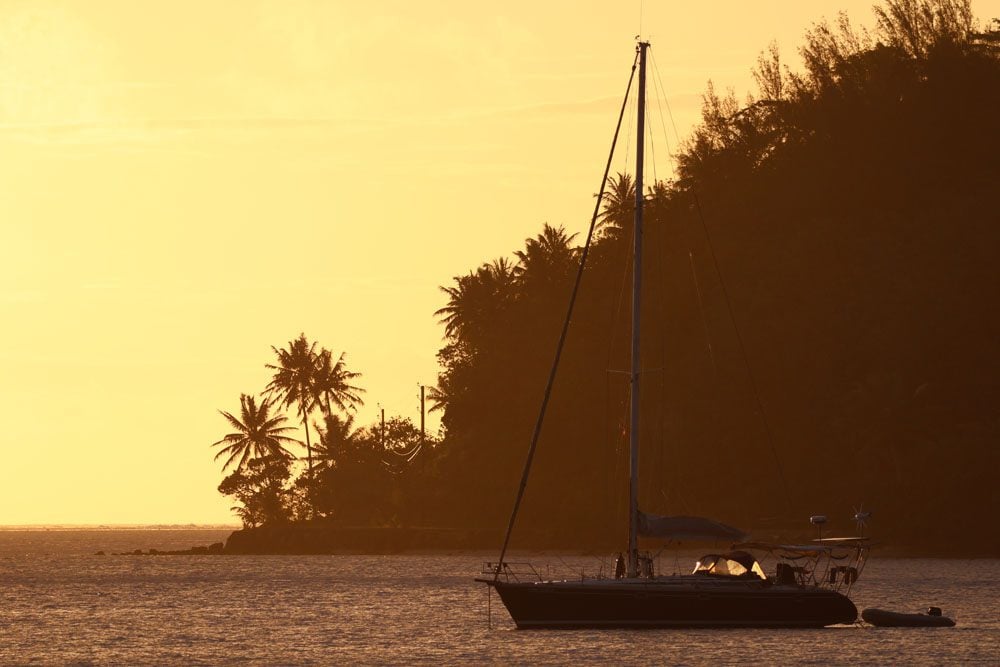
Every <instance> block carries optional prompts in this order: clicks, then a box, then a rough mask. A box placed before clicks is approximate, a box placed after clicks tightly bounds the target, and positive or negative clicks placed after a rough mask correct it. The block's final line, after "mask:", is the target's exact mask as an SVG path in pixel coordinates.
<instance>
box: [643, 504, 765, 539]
mask: <svg viewBox="0 0 1000 667" xmlns="http://www.w3.org/2000/svg"><path fill="white" fill-rule="evenodd" d="M639 534H640V535H642V536H643V537H659V538H661V539H666V540H704V541H708V542H717V541H724V540H730V541H733V542H739V541H742V540H745V539H746V538H747V534H746V533H744V532H743V531H742V530H740V529H739V528H733V527H732V526H727V525H726V524H724V523H719V522H718V521H712V520H711V519H704V518H702V517H700V516H658V515H656V514H646V513H645V512H641V511H640V512H639Z"/></svg>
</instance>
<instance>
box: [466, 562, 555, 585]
mask: <svg viewBox="0 0 1000 667" xmlns="http://www.w3.org/2000/svg"><path fill="white" fill-rule="evenodd" d="M498 569H499V570H500V574H499V577H500V578H501V579H503V580H504V581H516V582H520V581H542V575H541V573H540V572H539V571H538V570H537V569H535V566H534V565H532V564H531V563H528V562H513V563H512V562H509V561H504V563H503V568H500V566H499V563H494V562H492V561H487V562H485V563H483V569H482V572H481V574H488V575H493V576H496V575H497V570H498Z"/></svg>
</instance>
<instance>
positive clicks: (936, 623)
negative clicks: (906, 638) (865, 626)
mask: <svg viewBox="0 0 1000 667" xmlns="http://www.w3.org/2000/svg"><path fill="white" fill-rule="evenodd" d="M861 618H863V619H864V620H865V622H866V623H871V624H872V625H874V626H876V627H879V628H950V627H953V626H954V625H955V621H953V620H951V619H950V618H948V617H947V616H942V615H941V610H940V609H939V608H938V607H930V608H928V609H927V613H926V614H903V613H900V612H898V611H886V610H884V609H865V610H864V611H863V612H861Z"/></svg>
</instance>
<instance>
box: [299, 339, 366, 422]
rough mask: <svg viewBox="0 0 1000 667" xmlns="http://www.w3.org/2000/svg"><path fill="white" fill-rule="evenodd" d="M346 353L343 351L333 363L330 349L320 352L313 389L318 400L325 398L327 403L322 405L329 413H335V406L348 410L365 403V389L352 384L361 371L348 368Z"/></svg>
mask: <svg viewBox="0 0 1000 667" xmlns="http://www.w3.org/2000/svg"><path fill="white" fill-rule="evenodd" d="M345 354H346V353H343V352H342V353H341V354H340V356H339V357H338V358H337V362H336V363H333V354H332V353H331V352H330V350H322V351H321V352H320V353H319V359H318V360H317V364H316V375H315V377H314V379H313V386H312V390H313V396H314V398H315V399H316V400H317V401H318V400H319V399H321V398H322V399H325V401H326V404H325V405H323V406H322V407H324V408H325V409H326V414H327V415H332V414H333V407H334V406H337V408H338V409H340V410H342V411H344V412H346V411H348V410H354V409H355V408H356V407H357V406H359V405H364V404H365V402H364V401H363V400H362V399H361V396H360V395H361V394H363V393H364V392H365V390H364V389H362V388H361V387H357V386H355V385H352V384H351V381H352V380H354V379H356V378H359V377H361V373H355V372H354V371H349V370H347V364H346V362H345V359H344V357H345Z"/></svg>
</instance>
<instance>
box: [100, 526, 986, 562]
mask: <svg viewBox="0 0 1000 667" xmlns="http://www.w3.org/2000/svg"><path fill="white" fill-rule="evenodd" d="M109 530H114V529H109ZM135 530H142V529H141V528H137V529H135ZM153 530H155V529H153ZM167 530H191V529H188V528H178V529H167ZM206 530H209V529H206ZM214 530H217V531H218V530H226V529H225V528H215V529H214ZM502 538H503V536H502V534H498V533H497V531H492V530H490V531H487V530H461V529H450V528H436V527H368V526H340V525H331V524H329V523H326V522H304V523H291V524H282V525H276V526H262V527H257V528H242V529H237V530H234V531H233V532H232V533H230V535H229V536H228V537H227V538H226V540H225V542H216V543H213V544H211V545H205V546H201V545H198V546H192V547H191V548H189V549H184V550H158V549H149V550H147V551H142V550H139V549H136V550H133V551H124V552H117V553H111V554H110V555H116V556H139V555H142V556H182V555H183V556H202V555H218V556H310V555H316V556H319V555H344V556H346V555H373V556H374V555H382V556H386V555H445V554H455V553H465V554H468V553H475V554H481V555H482V556H483V558H484V560H491V559H495V558H496V556H497V555H498V553H499V548H500V545H501V544H502ZM572 541H574V540H571V539H569V538H567V537H565V536H553V535H542V534H538V533H535V534H530V533H529V534H526V535H524V536H522V538H521V539H520V540H518V541H517V542H518V543H517V546H516V548H515V550H514V553H548V554H565V555H591V556H592V555H595V554H596V555H601V554H604V555H612V554H614V553H617V552H618V551H620V550H621V549H620V546H619V547H618V548H616V545H615V544H613V543H612V542H611V541H605V540H599V539H590V540H582V541H581V540H575V541H576V542H577V544H576V545H574V546H573V547H571V548H567V546H566V545H567V544H569V543H571V542H572ZM764 541H770V542H778V543H803V542H808V541H809V540H803V539H801V538H800V539H797V540H796V539H792V538H790V537H789V536H780V535H773V536H769V538H768V539H767V540H764ZM645 548H647V549H649V550H651V551H654V552H655V551H658V550H660V549H661V548H662V545H657V544H653V543H650V544H649V545H647V546H646V547H645ZM728 548H729V545H728V544H726V545H722V544H704V545H700V546H699V545H697V544H681V545H675V546H672V547H666V548H663V551H664V552H667V553H669V552H672V551H679V552H689V551H690V552H700V551H704V552H706V553H707V552H708V551H713V550H714V551H718V550H719V549H724V550H726V549H728ZM872 549H873V557H874V558H876V559H878V558H914V559H916V558H930V559H959V560H972V559H997V558H1000V551H998V550H996V549H989V548H985V547H979V548H976V547H972V548H970V547H968V546H966V545H958V546H952V547H951V548H939V547H938V548H935V547H933V546H928V545H915V544H906V543H905V542H889V541H883V540H880V539H879V537H877V536H876V537H874V538H873V547H872ZM98 555H105V554H104V553H103V552H98Z"/></svg>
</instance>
